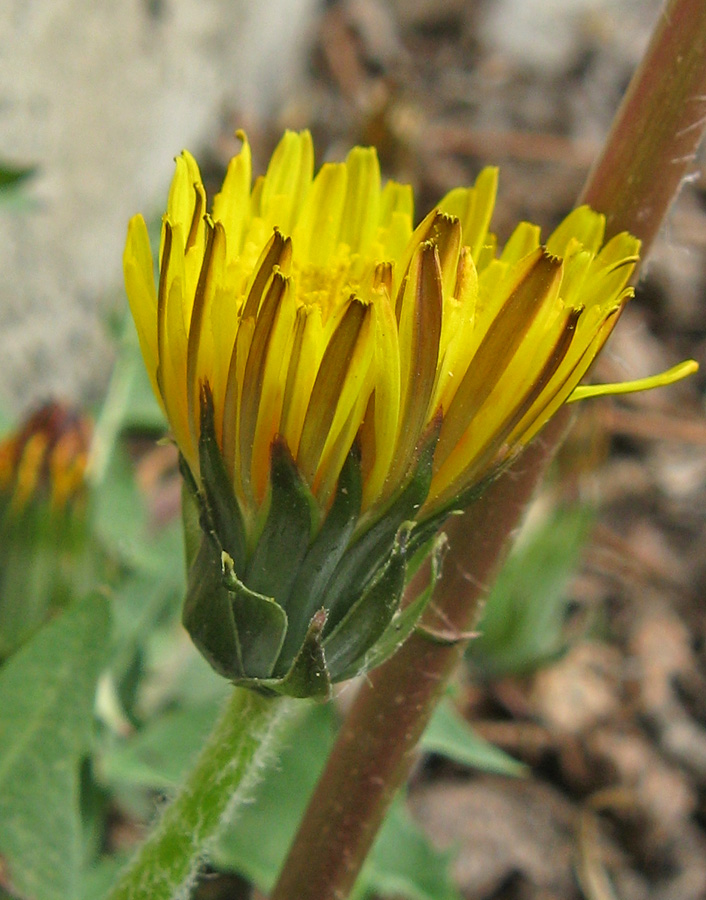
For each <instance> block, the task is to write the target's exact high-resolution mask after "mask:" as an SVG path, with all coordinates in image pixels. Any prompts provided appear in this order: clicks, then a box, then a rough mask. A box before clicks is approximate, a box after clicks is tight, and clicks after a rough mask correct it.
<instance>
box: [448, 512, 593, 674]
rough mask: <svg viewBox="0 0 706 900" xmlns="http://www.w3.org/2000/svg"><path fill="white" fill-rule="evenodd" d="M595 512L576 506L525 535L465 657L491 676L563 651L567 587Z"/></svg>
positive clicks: (526, 669) (521, 670) (502, 574)
mask: <svg viewBox="0 0 706 900" xmlns="http://www.w3.org/2000/svg"><path fill="white" fill-rule="evenodd" d="M593 518H594V517H593V511H592V510H591V509H590V508H589V507H587V506H572V507H567V508H564V509H560V510H558V511H556V512H554V513H553V514H552V515H551V517H550V518H549V520H548V521H545V522H543V523H542V524H541V525H540V526H538V527H537V526H535V528H534V529H533V530H532V531H530V532H528V533H525V534H524V535H521V538H520V542H519V544H518V545H517V546H516V548H515V550H514V551H513V552H512V554H511V555H510V557H509V558H508V560H507V562H506V563H505V565H504V567H503V569H502V571H501V572H500V575H499V577H498V579H497V581H496V582H495V585H494V586H493V589H492V591H491V594H490V596H489V597H488V601H487V603H486V605H485V609H484V611H483V617H482V619H481V621H480V623H479V632H480V636H479V637H478V638H476V639H475V640H473V641H472V642H471V644H470V646H469V649H468V651H467V654H466V657H467V659H468V660H469V661H470V662H471V664H472V665H473V666H474V667H475V668H476V669H477V670H478V671H479V673H480V674H481V675H482V676H484V677H487V678H497V677H501V676H503V675H507V674H524V673H527V672H530V671H532V670H534V669H536V668H538V667H539V666H541V665H544V664H546V663H547V662H548V661H549V660H551V659H553V658H556V657H557V656H558V655H560V654H561V653H562V652H563V650H564V648H565V646H566V638H565V626H566V618H567V611H568V606H569V602H570V597H568V596H567V590H566V588H567V585H568V582H569V579H570V578H571V575H572V573H573V572H574V569H575V568H576V565H577V562H578V560H579V557H580V554H581V550H582V548H583V547H584V545H585V543H586V540H587V538H588V535H589V533H590V529H591V526H592V524H593Z"/></svg>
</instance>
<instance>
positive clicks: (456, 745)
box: [421, 700, 528, 776]
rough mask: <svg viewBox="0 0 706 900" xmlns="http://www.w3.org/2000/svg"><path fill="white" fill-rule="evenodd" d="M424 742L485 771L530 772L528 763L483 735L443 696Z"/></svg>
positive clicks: (429, 748)
mask: <svg viewBox="0 0 706 900" xmlns="http://www.w3.org/2000/svg"><path fill="white" fill-rule="evenodd" d="M421 746H422V748H423V749H424V750H426V751H427V752H428V753H438V754H440V755H441V756H445V757H447V758H448V759H452V760H453V761H454V762H458V763H461V764H462V765H464V766H470V767H471V768H472V769H480V770H481V771H483V772H494V773H496V774H498V775H514V776H520V775H526V774H527V772H528V770H527V766H525V765H523V764H522V763H519V762H517V760H515V759H513V758H512V757H511V756H508V754H507V753H505V752H503V751H502V750H500V749H499V748H498V747H495V746H494V745H493V744H491V743H490V742H489V741H486V740H484V739H483V738H481V737H479V736H478V735H477V734H476V733H475V732H474V731H473V729H472V728H471V726H470V725H469V724H468V723H467V722H466V720H465V719H463V718H462V717H461V716H460V715H459V713H458V712H457V710H456V709H455V708H454V706H453V705H452V704H451V703H450V702H449V701H448V700H442V702H441V703H440V704H439V706H438V707H437V708H436V711H435V712H434V715H433V716H432V718H431V721H430V722H429V725H428V726H427V729H426V731H425V732H424V735H423V737H422V740H421Z"/></svg>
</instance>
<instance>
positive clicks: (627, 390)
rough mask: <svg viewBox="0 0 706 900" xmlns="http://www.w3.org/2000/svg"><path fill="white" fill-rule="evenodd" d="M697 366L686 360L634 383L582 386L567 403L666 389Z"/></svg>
mask: <svg viewBox="0 0 706 900" xmlns="http://www.w3.org/2000/svg"><path fill="white" fill-rule="evenodd" d="M698 370H699V364H698V363H697V362H696V360H695V359H687V360H685V361H684V362H681V363H679V364H678V365H676V366H672V368H671V369H667V371H666V372H660V373H659V374H658V375H648V376H647V377H646V378H637V379H635V380H634V381H620V382H618V383H617V384H582V385H579V387H577V388H574V390H573V393H572V394H571V396H570V397H569V398H568V400H567V402H568V403H574V402H575V401H576V400H586V399H587V398H588V397H607V396H610V395H615V394H634V393H635V392H637V391H650V390H652V388H656V387H667V385H670V384H675V383H676V382H677V381H681V380H682V379H684V378H688V377H689V375H693V374H694V373H695V372H698Z"/></svg>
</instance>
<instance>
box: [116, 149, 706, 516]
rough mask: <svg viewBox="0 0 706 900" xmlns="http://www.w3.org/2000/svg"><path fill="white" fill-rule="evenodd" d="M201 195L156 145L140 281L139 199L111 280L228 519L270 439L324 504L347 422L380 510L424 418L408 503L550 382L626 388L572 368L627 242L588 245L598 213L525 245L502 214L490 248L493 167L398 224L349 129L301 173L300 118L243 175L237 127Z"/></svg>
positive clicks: (600, 226) (591, 339) (395, 190)
mask: <svg viewBox="0 0 706 900" xmlns="http://www.w3.org/2000/svg"><path fill="white" fill-rule="evenodd" d="M240 138H241V140H242V148H241V150H240V153H239V154H238V155H237V156H236V157H234V159H233V160H231V163H230V164H229V166H228V171H227V174H226V177H225V180H224V183H223V187H222V190H221V192H220V193H219V194H218V195H217V196H216V197H215V199H214V202H213V207H212V211H211V213H210V214H209V213H208V211H207V203H206V195H205V191H204V188H203V184H202V181H201V176H200V174H199V170H198V166H197V164H196V162H195V160H194V159H193V157H191V156H190V155H189V154H188V153H186V152H185V153H183V154H182V155H181V156H180V157H179V158H178V159H177V165H176V172H175V175H174V180H173V183H172V188H171V191H170V194H169V201H168V206H167V212H166V215H165V216H164V221H163V227H162V239H161V247H160V271H159V279H158V284H157V285H156V286H155V284H154V279H153V273H152V270H153V263H152V254H151V251H150V247H149V241H148V235H147V228H146V226H145V224H144V221H143V219H142V217H141V216H136V217H135V218H133V219H132V221H131V222H130V226H129V229H128V239H127V246H126V248H125V255H124V268H125V281H126V286H127V293H128V297H129V300H130V305H131V308H132V312H133V316H134V319H135V323H136V325H137V331H138V334H139V338H140V346H141V348H142V353H143V356H144V359H145V363H146V365H147V368H148V371H149V375H150V378H151V381H152V385H153V388H154V390H155V393H156V395H157V397H158V399H159V401H160V403H161V404H162V407H163V409H164V411H165V413H166V415H167V417H168V419H169V422H170V425H171V428H172V431H173V433H174V437H175V440H176V442H177V444H178V446H179V449H180V451H181V453H182V455H183V456H184V458H185V460H186V462H187V463H188V465H189V467H190V468H191V471H192V473H193V475H194V477H195V479H196V482H197V483H199V479H200V472H199V452H198V442H199V432H200V415H199V405H200V398H201V396H202V387H203V386H204V385H206V384H207V385H208V387H209V389H210V392H211V394H212V397H213V415H214V429H215V434H216V437H217V441H218V444H219V446H220V449H221V453H222V458H223V462H224V465H225V470H226V472H227V474H228V477H229V478H230V481H231V483H232V485H233V489H234V492H235V496H236V498H237V501H238V503H239V505H240V507H241V509H242V511H243V514H244V516H245V519H246V521H253V519H254V517H256V516H257V514H258V510H259V509H260V507H261V506H262V505H263V503H265V501H266V497H267V492H268V484H269V473H270V452H271V447H272V444H273V441H275V439H276V438H277V439H278V440H280V441H283V442H284V443H285V444H286V446H287V448H288V450H289V453H290V454H291V457H292V459H293V460H295V462H296V464H297V467H298V469H299V471H300V473H301V475H302V477H303V478H304V480H305V482H306V483H307V484H308V486H309V488H310V490H311V492H312V494H313V496H314V498H315V499H316V501H317V502H318V503H319V504H320V506H321V508H325V507H326V506H327V504H328V503H329V502H330V500H331V497H332V495H333V492H334V491H335V488H336V484H337V481H338V477H339V474H340V471H341V467H342V466H343V465H344V462H345V460H346V457H347V456H348V454H349V452H350V449H351V446H352V445H353V444H354V443H356V442H357V444H358V448H359V453H360V459H361V467H362V469H361V470H362V473H363V488H362V489H363V511H366V510H367V511H371V514H372V513H374V512H375V510H376V509H379V508H380V507H381V506H382V505H383V504H384V503H385V502H386V501H387V500H388V499H389V498H390V497H392V496H393V495H394V493H395V491H396V489H397V488H398V487H399V486H400V485H401V484H402V483H403V482H404V480H405V478H406V477H407V476H408V475H409V473H410V472H411V471H412V469H413V468H414V466H415V464H416V462H417V460H418V458H419V453H420V451H421V448H422V447H423V446H424V445H425V443H426V442H428V440H429V439H430V436H431V435H434V438H433V439H438V442H437V444H436V449H435V453H434V459H433V478H432V482H431V489H430V491H429V496H428V499H427V502H426V505H425V507H424V508H423V510H422V512H421V515H422V516H424V515H425V514H431V513H433V512H434V511H435V510H437V509H440V508H442V507H443V506H444V505H445V504H447V503H449V502H450V501H451V500H452V499H453V497H454V496H455V495H457V494H459V493H460V492H462V491H464V490H465V489H467V488H469V487H471V486H472V485H473V484H475V483H477V482H478V481H480V480H481V479H483V478H484V477H486V476H487V475H488V474H489V473H490V472H492V470H493V469H494V468H495V467H497V466H498V465H499V464H500V463H501V462H502V461H503V460H504V459H506V458H508V457H509V456H510V455H512V454H513V453H514V452H516V451H517V449H518V448H520V447H521V446H522V445H523V444H524V443H526V442H527V441H528V440H529V439H530V438H531V437H532V436H533V435H534V434H536V432H537V431H538V430H539V429H540V428H541V427H542V425H543V424H544V423H545V422H546V421H547V420H548V418H549V417H550V416H551V415H552V414H553V413H554V412H555V411H556V409H557V408H558V407H559V406H560V405H561V404H562V403H564V402H566V401H569V400H577V399H579V398H581V397H584V396H591V395H593V394H597V393H617V392H621V391H624V390H641V389H643V388H647V387H652V386H656V385H659V384H666V383H671V381H674V380H677V379H679V378H681V377H684V376H685V375H686V374H689V373H690V372H691V371H693V370H694V368H695V364H693V363H686V364H683V365H682V366H681V367H676V368H675V369H673V370H670V372H668V373H665V374H664V375H661V376H656V377H655V378H653V379H647V380H646V381H642V382H634V383H633V382H628V383H626V384H625V385H622V386H604V387H602V388H601V387H597V388H594V387H587V388H583V387H577V385H578V383H579V381H580V380H581V378H582V377H583V376H584V374H585V373H586V371H587V369H588V368H589V366H590V365H591V363H592V361H593V359H594V358H595V356H596V354H597V353H598V352H599V350H600V349H601V347H602V345H603V343H604V342H605V340H606V338H607V337H608V335H609V333H610V331H611V330H612V328H613V326H614V324H615V321H616V320H617V316H618V313H619V312H620V309H621V308H622V306H623V305H624V303H625V302H626V300H627V299H628V298H629V297H630V295H631V289H630V288H629V287H628V283H629V280H630V276H631V274H632V272H633V269H634V266H635V263H636V262H637V259H638V253H639V241H637V240H636V239H635V238H633V237H631V236H630V235H628V234H620V235H617V236H616V237H613V238H612V239H611V240H610V241H608V242H607V243H606V244H603V232H604V224H605V223H604V219H603V217H602V216H601V215H599V214H598V213H595V212H593V211H592V210H591V209H589V208H588V207H581V208H580V209H577V210H574V212H572V213H571V214H570V215H569V216H568V217H567V218H566V219H565V220H564V221H563V222H562V223H561V225H560V226H559V227H558V228H557V229H556V231H555V232H554V233H553V234H552V235H551V236H550V237H549V239H548V240H547V242H546V244H545V245H542V244H541V243H540V235H539V229H538V228H537V227H536V226H534V225H530V224H529V223H521V224H520V225H519V226H518V227H517V229H516V230H515V232H514V233H513V235H512V236H511V237H510V239H509V240H508V242H507V244H506V245H505V247H504V248H503V249H502V250H501V251H500V252H499V253H498V252H497V250H496V241H495V238H494V236H493V235H492V234H490V233H489V231H488V228H489V223H490V217H491V214H492V210H493V204H494V200H495V191H496V185H497V172H496V170H495V169H492V168H488V169H485V170H483V172H481V174H480V175H479V176H478V178H477V180H476V183H475V186H474V187H470V188H457V189H456V190H454V191H451V193H449V194H448V195H447V196H446V197H444V198H443V199H442V200H441V201H440V202H439V205H438V207H437V208H436V209H434V210H432V212H431V213H430V214H429V215H428V216H427V217H426V218H425V219H424V220H423V221H422V222H421V223H420V224H419V225H418V226H417V227H416V228H415V227H414V223H413V215H414V213H413V201H412V192H411V189H410V188H409V187H408V186H405V185H400V184H396V183H395V182H389V183H388V184H386V185H385V186H384V187H382V186H381V177H380V169H379V165H378V160H377V156H376V154H375V151H374V150H372V149H364V148H360V147H356V148H354V149H353V150H352V151H351V152H350V154H349V155H348V157H347V159H346V161H345V162H343V163H333V164H332V163H328V164H326V165H324V166H323V167H322V168H321V169H320V171H319V172H318V174H317V175H316V176H314V174H313V173H314V157H313V145H312V140H311V136H310V135H309V133H308V132H302V133H300V134H296V133H293V132H288V133H287V134H285V136H284V137H283V139H282V141H281V142H280V144H279V146H278V147H277V149H276V150H275V152H274V154H273V156H272V159H271V161H270V164H269V167H268V170H267V173H266V174H265V176H264V177H261V178H259V179H258V180H257V181H256V182H255V185H254V187H253V186H251V168H252V167H251V155H250V148H249V145H248V143H247V140H246V138H245V136H244V135H242V134H240Z"/></svg>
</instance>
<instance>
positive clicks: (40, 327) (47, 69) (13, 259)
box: [0, 0, 319, 410]
mask: <svg viewBox="0 0 706 900" xmlns="http://www.w3.org/2000/svg"><path fill="white" fill-rule="evenodd" d="M318 2H319V0H268V2H267V3H259V2H257V0H125V2H120V3H116V2H114V0H31V2H27V0H5V2H4V3H2V4H0V161H4V162H6V163H7V162H10V163H14V164H19V165H28V164H33V165H36V166H37V168H38V171H37V175H36V176H35V177H34V178H33V179H32V180H31V182H30V183H29V184H28V186H27V194H28V202H27V203H26V204H23V207H22V208H21V209H19V210H18V209H17V208H15V207H14V206H13V207H9V206H8V205H0V271H1V272H2V273H3V276H2V286H1V287H0V357H1V358H2V360H3V365H2V367H0V403H2V404H4V405H6V406H7V405H9V406H10V407H12V408H13V409H15V410H18V409H19V408H20V407H24V406H26V405H27V404H30V403H32V402H35V401H36V400H38V399H39V398H42V397H46V396H47V395H49V394H59V395H61V396H62V397H64V398H66V399H69V400H90V399H94V398H95V397H96V396H99V395H100V393H101V391H102V389H103V386H104V385H105V381H106V378H107V375H108V372H109V369H110V362H111V344H110V340H109V338H108V336H107V335H106V328H105V314H106V309H107V308H108V305H109V303H110V300H111V294H112V302H113V303H114V302H116V300H117V297H118V296H119V295H118V292H119V291H120V290H121V288H120V284H121V262H120V260H121V254H122V246H123V241H124V236H125V227H126V224H127V220H128V218H129V217H130V215H132V214H133V213H135V212H137V211H142V212H144V213H146V214H147V215H150V214H158V212H159V211H160V210H161V208H162V205H163V203H164V198H165V191H166V189H167V186H168V183H169V179H170V177H171V172H172V165H173V163H172V159H173V157H174V156H175V155H176V154H177V153H179V152H180V150H181V149H182V148H183V147H189V148H190V149H192V150H193V151H195V152H197V151H198V149H199V147H200V146H202V145H203V144H205V143H206V142H207V141H208V139H209V138H211V139H213V138H214V137H215V135H216V132H217V128H218V119H219V115H221V114H222V113H223V111H224V110H225V109H237V110H238V111H242V112H243V113H246V112H247V111H248V110H250V111H251V115H253V114H256V115H257V116H258V117H263V116H266V115H268V114H270V113H271V112H272V111H273V110H274V109H275V108H277V107H278V106H279V105H280V103H281V102H282V101H283V100H284V99H285V96H288V95H289V93H291V92H292V91H293V90H295V88H296V85H297V83H298V80H299V76H298V73H299V72H301V71H302V64H303V61H304V59H305V54H306V40H307V36H308V28H309V25H310V22H311V17H312V16H313V14H314V12H315V10H316V7H317V5H318ZM285 92H288V93H287V95H285Z"/></svg>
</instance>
